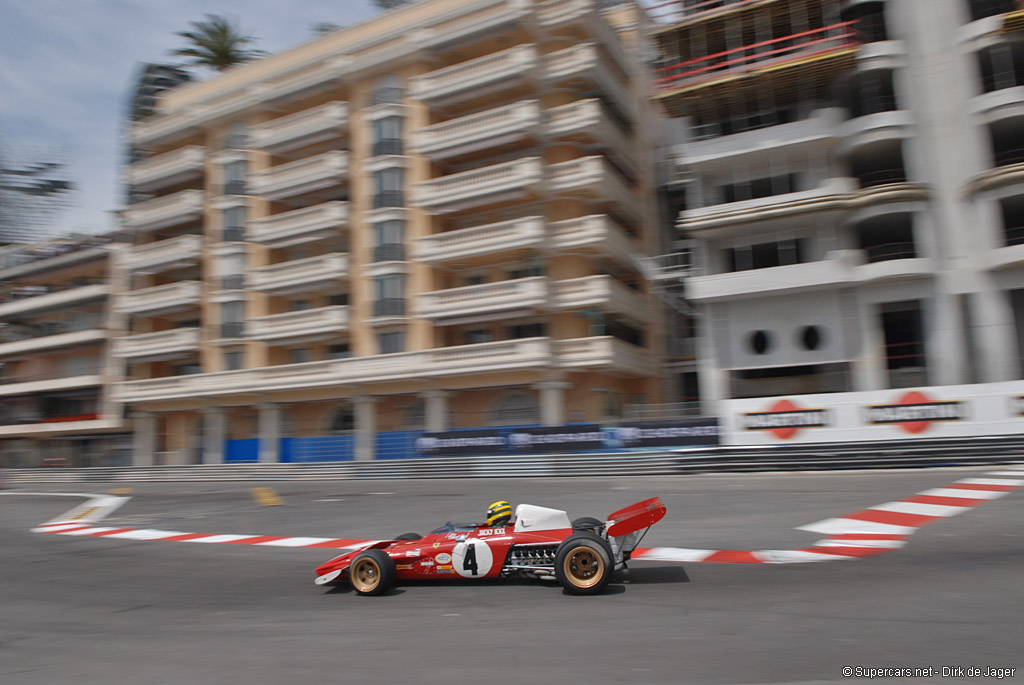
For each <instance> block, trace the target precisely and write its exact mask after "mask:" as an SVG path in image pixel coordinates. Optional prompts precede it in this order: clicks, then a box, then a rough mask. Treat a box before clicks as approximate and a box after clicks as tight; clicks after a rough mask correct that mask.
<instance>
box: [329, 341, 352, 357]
mask: <svg viewBox="0 0 1024 685" xmlns="http://www.w3.org/2000/svg"><path fill="white" fill-rule="evenodd" d="M351 356H352V351H351V350H350V349H349V344H348V343H335V344H334V345H328V346H327V358H328V359H348V358H349V357H351Z"/></svg>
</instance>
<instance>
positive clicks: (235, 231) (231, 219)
mask: <svg viewBox="0 0 1024 685" xmlns="http://www.w3.org/2000/svg"><path fill="white" fill-rule="evenodd" d="M245 215H246V208H245V207H244V206H242V207H228V208H227V209H225V210H224V214H223V219H224V235H223V237H222V239H223V240H224V242H227V243H237V242H241V241H243V240H245Z"/></svg>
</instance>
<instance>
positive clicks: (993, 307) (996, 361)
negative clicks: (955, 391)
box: [970, 287, 1020, 383]
mask: <svg viewBox="0 0 1024 685" xmlns="http://www.w3.org/2000/svg"><path fill="white" fill-rule="evenodd" d="M970 298H971V299H970V310H971V324H972V326H971V335H972V336H973V339H974V349H975V350H976V351H977V355H978V375H979V376H980V378H979V380H980V381H981V382H982V383H997V382H999V381H1010V380H1015V379H1017V378H1020V359H1019V358H1018V356H1017V342H1016V341H1017V338H1016V335H1017V331H1016V323H1015V320H1014V316H1013V305H1012V304H1011V302H1010V298H1009V296H1008V294H1007V293H1006V292H1004V291H1002V290H998V289H996V288H995V287H990V288H985V289H983V290H981V291H980V292H977V293H973V294H972V295H971V296H970Z"/></svg>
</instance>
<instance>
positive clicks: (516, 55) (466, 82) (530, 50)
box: [409, 45, 538, 102]
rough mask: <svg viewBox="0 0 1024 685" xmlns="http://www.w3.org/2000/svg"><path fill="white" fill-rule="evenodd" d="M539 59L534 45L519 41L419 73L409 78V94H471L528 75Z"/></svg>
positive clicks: (430, 96)
mask: <svg viewBox="0 0 1024 685" xmlns="http://www.w3.org/2000/svg"><path fill="white" fill-rule="evenodd" d="M537 63H538V59H537V50H536V48H534V46H532V45H518V46H516V47H514V48H509V49H508V50H503V51H501V52H495V53H491V54H489V55H486V56H484V57H479V58H477V59H471V60H467V61H465V62H460V63H459V64H455V65H452V66H450V67H445V68H443V69H437V70H435V71H432V72H429V73H427V74H424V75H422V76H416V77H414V78H412V79H410V81H409V94H410V96H412V97H413V98H415V99H417V100H425V101H428V102H429V101H433V100H440V99H443V98H447V97H451V96H454V95H458V94H470V95H472V94H474V92H479V90H480V89H481V88H484V87H487V86H493V85H496V84H501V85H505V84H506V83H507V82H508V81H509V80H510V79H513V78H515V77H517V76H525V75H527V74H528V73H529V72H530V71H531V70H533V69H534V68H535V67H536V66H537Z"/></svg>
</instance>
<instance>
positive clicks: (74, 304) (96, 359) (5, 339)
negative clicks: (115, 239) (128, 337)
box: [0, 237, 131, 467]
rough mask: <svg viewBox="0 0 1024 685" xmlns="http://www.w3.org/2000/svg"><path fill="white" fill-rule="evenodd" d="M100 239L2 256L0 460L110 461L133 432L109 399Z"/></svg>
mask: <svg viewBox="0 0 1024 685" xmlns="http://www.w3.org/2000/svg"><path fill="white" fill-rule="evenodd" d="M116 249H117V246H115V245H113V244H111V243H110V242H109V240H107V239H104V238H99V237H95V238H83V239H79V240H69V239H65V240H57V241H53V242H50V243H45V244H40V245H34V246H24V247H19V248H16V249H8V250H7V251H5V252H4V253H3V254H0V466H5V467H21V466H29V467H31V466H39V465H61V466H108V465H114V464H124V463H128V461H129V453H128V450H129V449H130V446H131V438H130V435H129V434H128V430H127V428H126V426H125V423H124V420H123V412H122V410H121V407H120V406H119V405H118V403H116V402H114V401H113V400H112V399H111V397H110V390H111V388H112V387H113V384H114V383H115V382H117V381H118V380H120V379H121V375H120V368H121V366H122V365H121V364H120V363H119V362H118V361H117V360H116V359H115V358H114V357H113V356H112V355H111V350H110V342H111V340H112V339H113V337H114V336H115V335H117V334H118V325H119V324H118V321H117V316H116V315H115V314H114V312H113V311H112V309H111V306H110V303H111V301H112V297H111V292H112V289H113V288H114V287H115V286H116V283H115V282H114V281H113V280H112V274H111V272H110V267H111V253H112V251H114V250H116Z"/></svg>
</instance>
